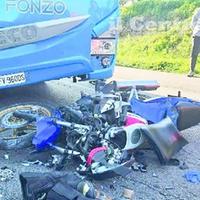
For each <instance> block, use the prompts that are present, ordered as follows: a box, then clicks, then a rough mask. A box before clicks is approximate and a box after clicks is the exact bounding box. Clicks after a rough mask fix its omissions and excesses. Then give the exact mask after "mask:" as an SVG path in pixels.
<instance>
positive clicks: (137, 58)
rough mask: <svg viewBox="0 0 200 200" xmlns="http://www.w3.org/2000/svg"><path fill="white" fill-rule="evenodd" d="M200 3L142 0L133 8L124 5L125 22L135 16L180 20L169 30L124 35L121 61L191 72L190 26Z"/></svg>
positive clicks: (167, 69) (120, 48)
mask: <svg viewBox="0 0 200 200" xmlns="http://www.w3.org/2000/svg"><path fill="white" fill-rule="evenodd" d="M198 6H199V7H200V0H140V1H138V2H137V3H136V4H134V5H133V6H131V7H128V8H122V20H123V23H126V21H127V20H128V19H129V18H130V17H133V16H143V17H151V19H158V20H160V21H165V20H175V19H176V20H177V19H178V20H179V21H180V22H179V23H178V24H176V25H175V26H174V27H172V28H171V29H170V30H169V31H167V32H159V33H155V34H146V35H142V36H130V35H126V36H124V37H122V38H120V43H119V51H118V64H119V65H123V66H127V67H135V68H145V69H153V70H160V71H167V72H178V73H185V72H187V71H188V66H189V56H190V49H191V31H190V29H189V25H190V20H191V16H192V14H193V12H194V10H195V9H196V8H197V7H198ZM199 64H200V61H199ZM197 68H198V67H197Z"/></svg>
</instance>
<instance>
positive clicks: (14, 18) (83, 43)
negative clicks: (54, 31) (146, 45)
mask: <svg viewBox="0 0 200 200" xmlns="http://www.w3.org/2000/svg"><path fill="white" fill-rule="evenodd" d="M18 2H24V3H21V4H18ZM45 2H51V6H50V7H48V9H47V4H45ZM57 2H63V3H62V4H56V3H57ZM33 3H34V4H33ZM38 5H40V6H38ZM45 8H46V9H45ZM118 14H119V3H118V0H84V1H83V0H76V1H74V0H63V1H57V0H49V1H44V0H26V1H18V0H1V1H0V28H1V29H0V31H1V30H4V29H6V28H9V27H15V26H16V27H20V26H23V25H26V24H35V23H40V22H47V21H52V20H58V19H65V18H66V19H67V18H73V17H76V16H88V17H87V19H85V20H84V21H83V22H81V23H80V24H78V25H76V26H74V27H72V28H70V29H68V30H66V31H65V32H62V33H61V34H59V35H56V36H52V37H49V38H48V39H43V40H38V41H36V42H35V41H34V42H30V43H26V44H21V45H16V46H14V45H13V46H9V48H0V77H1V76H4V75H8V74H15V73H20V72H24V73H25V75H26V82H25V83H20V85H23V84H24V85H27V84H32V83H36V82H41V81H46V80H52V79H58V78H62V77H71V76H79V75H87V76H88V78H90V79H99V78H101V79H102V78H108V77H110V76H112V73H113V69H114V65H115V56H113V57H112V63H111V65H110V67H109V68H107V69H103V68H102V67H101V66H98V64H97V65H96V66H95V65H94V64H93V61H92V60H93V59H92V57H91V55H90V53H91V39H92V38H93V37H99V36H100V35H101V34H103V33H104V32H106V31H107V30H108V29H109V27H110V26H111V25H112V24H113V23H116V21H117V17H118ZM4 32H5V31H4ZM47 34H48V33H47ZM3 37H4V36H3V35H2V33H1V32H0V47H1V42H4V41H3ZM12 86H15V85H12ZM16 86H18V85H16ZM5 87H11V86H0V88H5Z"/></svg>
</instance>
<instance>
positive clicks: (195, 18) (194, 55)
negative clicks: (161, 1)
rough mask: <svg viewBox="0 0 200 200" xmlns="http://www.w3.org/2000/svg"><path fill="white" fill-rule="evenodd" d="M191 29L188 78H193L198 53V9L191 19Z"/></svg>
mask: <svg viewBox="0 0 200 200" xmlns="http://www.w3.org/2000/svg"><path fill="white" fill-rule="evenodd" d="M191 28H192V31H193V45H192V52H191V63H190V72H189V74H188V77H193V76H194V74H195V67H196V63H197V58H198V55H199V53H200V8H198V9H197V10H196V12H195V14H194V16H193V18H192V24H191Z"/></svg>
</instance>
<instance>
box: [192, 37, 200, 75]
mask: <svg viewBox="0 0 200 200" xmlns="http://www.w3.org/2000/svg"><path fill="white" fill-rule="evenodd" d="M199 53H200V37H199V36H194V37H193V45H192V53H191V64H190V70H191V71H192V72H194V70H195V67H196V63H197V58H198V55H199Z"/></svg>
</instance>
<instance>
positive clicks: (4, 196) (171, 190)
mask: <svg viewBox="0 0 200 200" xmlns="http://www.w3.org/2000/svg"><path fill="white" fill-rule="evenodd" d="M121 70H122V69H121V68H118V69H117V74H115V77H119V78H120V79H125V78H126V79H130V78H134V77H137V79H140V78H142V77H144V75H142V73H143V71H137V70H136V71H131V73H132V74H131V73H130V71H129V70H128V71H124V70H122V71H121ZM122 72H123V73H122ZM156 76H157V75H156ZM173 76H174V75H173ZM178 77H179V75H178ZM147 78H148V79H149V78H153V76H152V75H151V76H148V77H147ZM158 78H159V79H160V78H161V77H160V75H159V76H158ZM178 79H179V78H178ZM163 81H164V80H163ZM182 81H183V82H184V80H182ZM182 81H180V82H182ZM167 83H168V84H167ZM166 85H167V87H166V88H169V89H170V92H174V93H175V92H176V90H178V89H179V88H178V86H177V85H178V84H175V83H173V82H172V81H170V80H169V79H168V80H166ZM184 85H185V83H184ZM186 85H187V84H186ZM164 86H165V85H164ZM172 86H173V87H172ZM80 91H85V92H89V93H90V92H92V91H93V90H92V86H90V85H89V84H88V83H78V84H72V83H71V82H69V80H67V79H63V80H60V81H51V82H48V83H46V84H39V85H35V86H33V87H24V88H18V89H12V90H5V91H0V98H1V105H7V104H10V103H12V102H13V101H16V100H17V101H23V100H26V99H29V100H31V101H40V102H51V103H52V104H56V105H61V104H65V103H66V104H67V103H71V102H73V101H74V100H76V99H77V98H78V97H79V96H80ZM182 91H183V94H184V96H185V95H186V94H189V93H188V89H187V88H186V89H184V88H182ZM194 92H195V91H194ZM158 93H159V94H162V93H161V92H158ZM192 93H193V91H192ZM192 93H191V94H192ZM194 95H195V93H194ZM197 95H198V96H194V97H197V98H199V95H200V94H199V92H197ZM8 99H9V100H8ZM182 134H183V135H184V137H185V138H186V139H187V140H188V141H189V144H188V145H187V146H186V147H185V148H184V149H183V150H181V151H180V152H179V153H178V154H177V155H176V157H177V158H178V159H179V160H180V161H182V162H185V163H186V164H187V165H188V167H189V169H186V170H181V169H180V168H179V167H178V166H161V165H160V163H159V162H158V159H157V157H156V156H155V154H154V153H153V152H151V151H147V152H145V154H144V155H145V157H146V161H147V163H148V168H147V173H141V172H132V173H131V174H129V175H128V176H127V177H117V178H114V179H110V180H106V181H103V182H95V184H96V186H97V187H98V188H101V189H102V190H103V191H104V192H106V193H108V194H109V195H110V196H113V197H115V199H118V200H123V198H122V193H123V189H124V188H129V189H131V190H133V191H134V194H135V195H134V196H135V198H134V199H135V200H174V199H177V200H188V199H191V200H199V197H200V184H192V183H188V182H187V181H186V180H185V178H184V177H183V175H184V173H185V172H187V171H189V170H198V171H200V157H199V153H200V126H196V127H193V128H191V129H189V130H186V131H184V132H183V133H182ZM28 152H29V149H27V150H22V151H6V152H5V151H0V167H4V166H7V167H8V168H10V169H12V170H13V171H14V178H13V179H11V180H9V181H7V182H1V181H0V200H22V196H21V191H20V184H19V180H18V174H19V173H21V172H24V171H26V172H27V171H34V172H46V171H49V169H47V168H45V167H42V166H37V165H36V166H27V167H25V166H23V165H22V164H21V163H22V162H23V161H24V160H25V159H26V157H27V155H28ZM5 154H8V155H9V159H8V160H6V159H5V157H4V155H5ZM72 167H73V166H72ZM50 171H51V169H50ZM112 185H113V186H112Z"/></svg>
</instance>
